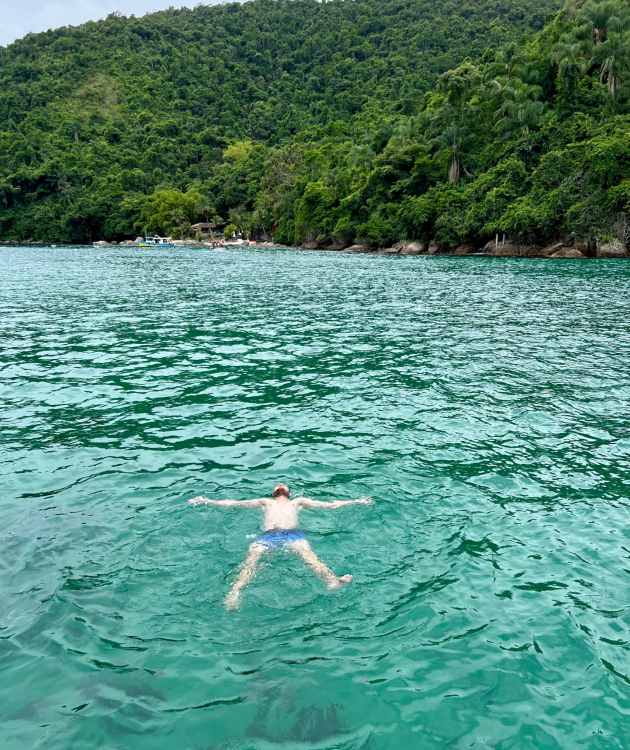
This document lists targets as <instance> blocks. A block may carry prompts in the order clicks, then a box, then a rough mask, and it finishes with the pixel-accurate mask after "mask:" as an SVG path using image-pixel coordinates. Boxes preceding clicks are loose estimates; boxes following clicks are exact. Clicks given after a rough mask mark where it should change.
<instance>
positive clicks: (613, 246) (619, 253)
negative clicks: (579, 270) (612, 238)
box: [596, 242, 628, 258]
mask: <svg viewBox="0 0 630 750" xmlns="http://www.w3.org/2000/svg"><path fill="white" fill-rule="evenodd" d="M627 256H628V252H627V251H626V248H625V247H624V246H623V245H622V244H621V243H620V242H607V243H606V244H605V245H598V246H597V251H596V257H597V258H626V257H627Z"/></svg>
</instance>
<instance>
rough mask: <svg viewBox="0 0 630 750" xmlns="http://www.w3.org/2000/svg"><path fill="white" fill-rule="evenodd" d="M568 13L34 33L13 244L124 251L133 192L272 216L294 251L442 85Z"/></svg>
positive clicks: (405, 13) (3, 206) (236, 14)
mask: <svg viewBox="0 0 630 750" xmlns="http://www.w3.org/2000/svg"><path fill="white" fill-rule="evenodd" d="M558 2H559V0H502V2H501V5H500V9H499V7H498V6H497V3H496V0H465V1H464V2H463V3H461V4H454V3H452V2H451V1H450V0H352V1H351V0H330V1H329V2H318V0H299V1H298V0H252V2H247V3H243V4H237V3H231V4H230V3H228V4H222V5H212V6H203V5H200V6H198V7H197V8H195V9H194V10H189V9H187V8H182V9H179V10H168V11H164V12H160V13H153V14H150V15H146V16H144V17H142V18H133V17H131V18H125V17H124V16H121V15H120V14H111V15H110V16H108V17H107V18H106V19H105V20H103V21H99V22H96V23H92V22H90V23H87V24H83V25H81V26H77V27H65V28H61V29H57V30H55V31H49V32H46V33H42V34H29V35H28V36H26V37H25V38H24V39H21V40H18V41H17V42H15V43H14V44H12V45H10V46H9V47H7V48H0V236H13V237H21V238H24V239H27V238H37V239H41V240H51V241H52V240H67V241H73V242H78V241H86V240H90V239H98V238H106V239H110V240H111V239H117V240H119V239H122V238H124V237H129V236H130V235H132V234H133V233H134V222H135V221H137V220H138V219H139V213H138V212H137V206H136V207H135V208H134V203H133V200H134V199H133V196H136V195H144V196H147V195H151V194H152V193H153V192H154V191H156V190H158V191H160V190H170V189H178V190H180V191H186V190H188V189H189V188H190V187H196V188H198V189H199V190H200V191H201V193H203V194H204V195H206V196H207V197H208V199H209V201H210V203H211V204H212V206H213V207H214V208H215V209H216V211H217V213H218V215H219V217H220V218H222V219H223V220H224V222H225V221H227V220H228V216H229V212H230V210H233V209H240V210H241V211H246V212H248V213H252V212H253V211H254V210H255V209H257V208H260V209H264V210H262V212H260V211H259V212H258V213H257V214H256V217H257V218H256V220H257V221H260V222H262V223H264V222H265V221H266V222H268V226H267V225H266V229H267V230H268V231H272V232H275V233H277V232H280V233H281V234H280V236H282V237H285V238H287V239H288V238H291V241H297V240H298V239H299V237H300V236H301V235H302V233H304V232H306V233H310V234H312V233H313V232H315V233H316V234H317V235H318V236H319V235H321V234H322V233H327V232H329V231H332V230H334V226H335V225H336V223H337V221H339V220H340V219H341V218H342V213H343V212H342V213H339V215H338V216H337V218H336V219H335V222H332V220H330V221H328V218H330V217H327V220H326V222H325V225H323V226H321V227H319V226H317V227H314V226H311V225H310V224H308V221H310V219H307V224H306V225H305V224H304V220H303V218H302V217H301V216H300V218H298V217H297V215H296V211H297V210H298V208H299V206H300V204H301V201H302V198H303V196H304V192H305V189H306V185H307V184H308V183H309V182H313V183H317V182H319V181H321V182H322V184H324V185H327V186H330V187H331V189H332V192H333V193H334V194H335V196H336V201H337V204H338V205H340V204H341V203H340V202H341V201H343V200H344V199H346V198H347V197H348V195H349V194H350V193H351V192H353V191H354V190H355V189H358V188H359V187H360V186H361V185H362V184H363V183H364V182H365V180H366V170H367V171H368V172H369V163H370V161H371V159H372V157H373V156H374V154H375V153H380V152H381V151H382V150H383V148H384V147H385V146H386V145H387V144H388V143H389V141H390V136H389V135H388V133H389V131H388V127H389V125H391V128H392V129H393V130H394V131H396V132H397V133H398V132H399V129H400V128H403V127H405V123H406V121H407V120H408V118H409V117H410V116H411V115H414V114H415V113H416V112H417V111H418V109H419V107H421V106H422V102H423V96H424V94H425V93H426V92H428V91H429V90H430V89H431V87H432V86H433V84H434V83H435V81H436V79H437V77H438V76H439V75H441V74H443V73H444V72H445V71H448V70H449V69H450V68H453V67H454V66H455V65H457V64H459V63H460V62H461V61H462V60H464V59H465V58H467V57H469V58H471V59H477V58H479V57H480V56H481V55H482V54H483V53H484V50H485V49H486V47H487V46H488V44H494V45H497V44H501V43H504V42H508V41H514V40H516V39H518V38H520V37H521V35H522V34H523V33H524V32H530V31H535V30H538V29H541V28H542V26H543V23H544V18H545V15H546V14H548V13H550V12H552V11H555V10H556V9H557V7H558ZM499 16H500V22H499V21H498V17H499ZM462 75H463V77H464V78H465V79H466V70H465V69H464V70H463V71H462ZM473 83H474V82H468V83H466V82H464V84H462V85H464V87H466V86H468V87H470V85H473ZM458 85H460V84H458V83H457V82H455V81H454V82H453V83H452V86H451V87H450V88H449V93H448V94H447V95H448V96H449V97H450V100H452V106H453V107H459V106H460V100H462V95H460V94H459V93H458V89H457V86H458ZM463 98H465V97H463ZM388 124H389V125H388ZM412 129H413V128H412ZM379 133H380V135H378V136H377V134H379ZM414 137H415V136H414ZM404 138H407V141H408V140H409V138H408V137H407V136H404V135H402V134H399V139H400V140H399V145H400V144H402V142H403V140H404ZM379 139H380V140H379ZM377 141H379V142H378V143H377ZM372 145H374V148H375V150H373V149H372ZM407 145H408V144H407ZM356 149H359V150H361V149H364V151H363V156H364V157H365V159H364V162H363V163H362V164H361V165H360V164H359V163H358V161H357V162H356V164H355V166H350V164H349V156H348V155H349V153H351V152H352V153H355V152H356ZM394 151H395V149H394V148H393V144H392V148H390V149H389V152H391V153H392V154H393V153H394ZM224 155H225V157H226V158H225V159H224ZM357 158H358V156H357ZM381 167H382V165H381ZM394 170H395V171H396V173H397V174H400V175H401V176H402V173H406V175H405V177H404V178H403V179H407V180H408V182H407V183H406V187H403V186H400V187H399V189H398V193H399V195H402V194H403V193H404V192H405V190H411V191H413V190H415V189H416V187H415V185H416V181H415V178H414V176H413V175H412V174H411V172H412V171H413V164H411V165H409V164H407V165H406V166H401V167H398V166H395V167H394ZM271 176H275V178H277V179H276V181H275V182H274V181H273V180H272V179H271ZM384 179H386V180H387V179H390V182H391V179H393V177H390V178H384ZM379 180H380V178H378V179H376V181H375V182H374V185H375V187H379V189H380V188H381V187H382V189H383V190H384V191H385V192H386V191H387V188H386V187H385V185H384V184H383V185H380V186H377V185H376V183H378V182H379ZM308 200H310V198H309V199H308ZM377 200H378V199H377ZM134 210H135V211H136V213H135V214H134ZM370 210H371V209H370ZM351 213H352V217H353V218H351V219H348V216H350V214H348V213H347V212H346V214H345V217H346V218H344V221H345V220H351V222H353V223H352V226H353V227H354V226H358V225H359V224H361V223H364V222H365V219H366V216H365V215H356V211H353V212H351ZM363 214H365V211H363ZM182 225H183V224H182ZM339 231H342V230H341V229H340V230H339ZM352 231H353V232H354V229H353V230H352ZM343 233H344V235H347V233H348V232H347V231H346V230H343Z"/></svg>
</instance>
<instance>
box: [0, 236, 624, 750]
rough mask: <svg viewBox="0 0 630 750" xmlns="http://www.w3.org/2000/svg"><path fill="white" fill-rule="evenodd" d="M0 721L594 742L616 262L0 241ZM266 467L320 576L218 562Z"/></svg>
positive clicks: (253, 739)
mask: <svg viewBox="0 0 630 750" xmlns="http://www.w3.org/2000/svg"><path fill="white" fill-rule="evenodd" d="M0 282H1V287H0V340H1V341H2V350H1V357H2V362H1V364H2V368H1V370H0V371H1V375H2V377H1V379H0V388H1V390H0V395H1V398H2V399H3V402H2V403H3V406H2V438H1V439H2V456H1V458H2V460H1V464H0V482H1V486H0V491H1V501H0V534H1V541H2V546H1V551H0V565H1V576H0V669H1V673H0V674H1V679H0V745H1V747H2V748H3V749H4V750H14V749H15V750H26V749H27V748H29V749H30V748H45V749H46V750H69V749H70V748H71V749H73V750H74V749H75V748H76V749H77V750H106V749H109V748H112V749H113V748H116V749H119V748H121V749H124V750H126V749H127V748H129V749H132V750H180V749H186V750H187V749H189V748H190V749H191V750H193V749H194V750H200V749H205V748H212V749H213V750H215V749H217V750H227V749H228V748H229V749H230V750H245V749H249V748H252V749H253V748H256V749H267V748H276V747H283V748H296V749H301V748H321V749H324V748H330V749H332V748H337V749H338V750H342V749H343V750H359V749H364V750H381V749H383V750H384V749H385V748H388V749H389V748H396V749H399V748H403V749H406V748H421V749H422V750H433V749H435V750H442V749H444V748H452V749H455V748H456V749H457V750H460V749H462V750H463V748H475V749H479V748H500V749H501V750H506V749H507V748H518V750H522V749H526V748H562V749H563V750H566V749H567V748H589V750H590V749H592V748H626V747H627V746H628V743H627V740H628V734H629V727H630V663H629V656H630V653H629V650H630V646H629V644H630V635H629V633H628V629H629V625H630V609H629V606H628V592H629V587H628V584H629V582H630V562H629V557H630V538H629V537H630V530H629V519H628V514H629V509H630V503H629V501H628V492H629V489H630V485H629V474H628V468H629V456H630V435H629V432H628V427H629V421H630V420H629V416H628V415H629V412H628V401H629V399H630V385H629V382H628V371H629V366H630V348H629V346H630V322H629V320H628V301H629V300H628V291H629V282H630V264H629V263H627V262H625V261H560V262H552V261H544V260H527V259H523V260H520V259H493V258H446V257H443V258H430V257H394V258H392V257H365V256H350V255H343V254H326V253H317V252H297V251H279V250H254V249H245V250H232V251H227V252H212V251H210V250H208V249H205V248H203V249H202V248H195V249H175V250H172V249H169V250H161V251H160V250H155V249H146V250H141V249H136V248H134V249H115V248H111V249H107V250H92V249H82V250H80V251H79V252H75V251H74V249H61V248H60V249H28V250H25V249H8V250H3V251H1V254H0ZM278 481H286V482H287V483H288V484H289V485H290V486H291V488H292V490H293V491H294V492H299V493H303V494H306V495H307V496H310V497H314V498H316V499H320V500H328V499H332V498H339V499H350V498H354V497H358V496H360V495H362V494H369V495H372V496H374V498H375V499H376V504H375V505H374V506H371V507H364V506H356V507H349V508H343V509H340V510H337V511H305V512H304V513H303V515H302V517H301V520H300V525H301V526H302V527H304V528H305V529H307V530H308V531H309V539H310V542H311V544H312V546H313V548H314V550H315V552H316V553H317V554H318V555H320V556H321V557H322V558H323V559H324V560H325V561H326V562H327V563H328V564H329V565H330V566H331V567H332V568H333V569H334V570H335V572H337V573H338V574H343V573H352V574H354V576H355V581H354V583H353V584H352V585H351V586H349V587H348V588H346V589H344V590H343V591H341V592H328V591H326V590H324V588H323V586H322V584H321V583H320V582H319V581H318V580H317V579H316V578H314V576H313V575H312V574H311V573H309V572H308V571H307V570H305V569H304V568H303V566H302V565H301V564H300V563H299V561H298V560H296V559H294V558H293V557H291V556H290V554H288V553H274V554H273V555H271V556H270V557H269V560H268V563H267V565H266V567H265V568H264V569H263V571H262V573H261V575H260V577H259V578H258V579H257V581H256V582H255V584H254V585H253V586H252V587H251V588H250V589H249V590H247V591H246V592H245V596H244V602H243V607H242V610H241V611H240V612H238V613H229V612H226V611H225V610H224V609H223V608H222V606H221V602H222V599H223V597H224V596H225V594H226V593H227V590H228V583H227V582H226V579H229V578H230V575H233V573H232V571H233V570H234V569H235V567H236V566H237V565H238V563H239V562H240V561H241V560H242V558H243V556H244V554H245V551H246V549H247V544H248V542H249V540H248V539H247V535H248V534H253V533H256V531H257V530H258V528H259V524H260V514H259V511H256V510H240V511H234V512H231V511H229V510H226V509H221V508H193V507H191V506H189V505H187V502H186V501H187V500H188V499H189V498H191V497H193V496H194V495H197V494H199V493H203V494H205V495H206V496H208V497H211V498H214V499H219V498H223V497H232V498H235V499H238V500H243V499H247V498H251V497H260V496H261V495H264V494H268V493H269V491H270V489H271V488H272V487H273V485H274V484H275V483H276V482H278Z"/></svg>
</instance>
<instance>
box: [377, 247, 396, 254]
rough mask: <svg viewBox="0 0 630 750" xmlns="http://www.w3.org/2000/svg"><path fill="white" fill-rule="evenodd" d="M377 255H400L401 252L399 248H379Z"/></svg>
mask: <svg viewBox="0 0 630 750" xmlns="http://www.w3.org/2000/svg"><path fill="white" fill-rule="evenodd" d="M376 254H377V255H400V250H399V249H398V248H397V247H379V249H378V250H376Z"/></svg>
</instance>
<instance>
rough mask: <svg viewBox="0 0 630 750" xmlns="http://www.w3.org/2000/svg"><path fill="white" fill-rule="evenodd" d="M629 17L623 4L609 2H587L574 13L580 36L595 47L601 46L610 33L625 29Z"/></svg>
mask: <svg viewBox="0 0 630 750" xmlns="http://www.w3.org/2000/svg"><path fill="white" fill-rule="evenodd" d="M629 15H630V13H629V11H628V7H627V6H626V5H625V3H620V2H611V1H610V0H606V1H605V2H602V3H597V2H594V0H587V2H586V3H584V5H583V6H582V7H581V8H580V9H579V10H577V11H576V13H575V17H576V19H577V22H578V23H579V24H580V33H581V35H582V36H586V37H588V38H589V40H590V41H591V43H592V44H594V45H595V47H598V46H599V45H600V44H603V43H604V41H605V40H606V38H607V36H608V34H609V33H610V32H612V31H621V30H623V29H625V28H627V26H628V21H629Z"/></svg>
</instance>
